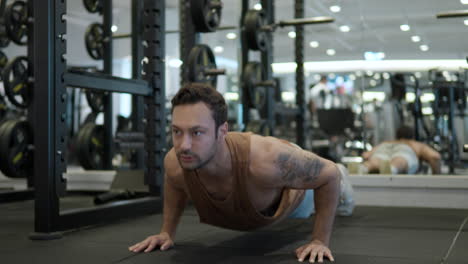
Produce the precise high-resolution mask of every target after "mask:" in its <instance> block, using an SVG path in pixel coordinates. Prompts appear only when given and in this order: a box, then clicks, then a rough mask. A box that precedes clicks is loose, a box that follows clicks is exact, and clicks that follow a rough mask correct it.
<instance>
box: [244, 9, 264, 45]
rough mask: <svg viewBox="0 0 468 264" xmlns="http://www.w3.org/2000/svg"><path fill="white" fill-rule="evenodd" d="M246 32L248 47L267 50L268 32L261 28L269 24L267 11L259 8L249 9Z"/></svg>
mask: <svg viewBox="0 0 468 264" xmlns="http://www.w3.org/2000/svg"><path fill="white" fill-rule="evenodd" d="M243 24H244V34H245V40H246V44H247V48H248V49H251V50H260V51H266V50H267V48H268V33H267V32H266V31H264V30H261V29H262V27H263V26H265V25H267V21H266V17H265V13H263V11H261V10H260V11H259V10H249V11H247V13H246V14H245V17H244V23H243Z"/></svg>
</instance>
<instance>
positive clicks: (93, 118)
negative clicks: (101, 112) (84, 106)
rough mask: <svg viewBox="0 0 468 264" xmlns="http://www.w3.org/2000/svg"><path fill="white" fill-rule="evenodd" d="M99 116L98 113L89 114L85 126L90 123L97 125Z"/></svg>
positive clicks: (84, 122)
mask: <svg viewBox="0 0 468 264" xmlns="http://www.w3.org/2000/svg"><path fill="white" fill-rule="evenodd" d="M97 116H98V113H95V112H91V113H89V114H88V115H87V116H86V117H85V120H84V121H83V126H84V125H85V124H88V123H96V118H97Z"/></svg>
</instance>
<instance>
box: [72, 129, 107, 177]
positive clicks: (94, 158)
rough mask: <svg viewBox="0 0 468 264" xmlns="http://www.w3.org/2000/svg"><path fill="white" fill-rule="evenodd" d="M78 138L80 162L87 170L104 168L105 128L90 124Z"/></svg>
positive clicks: (81, 131)
mask: <svg viewBox="0 0 468 264" xmlns="http://www.w3.org/2000/svg"><path fill="white" fill-rule="evenodd" d="M80 133H82V134H81V135H79V136H78V140H77V144H78V161H79V163H80V165H81V166H82V167H83V168H84V169H86V170H101V169H103V168H104V127H103V126H101V125H96V124H93V123H88V124H86V125H84V126H83V127H82V130H80Z"/></svg>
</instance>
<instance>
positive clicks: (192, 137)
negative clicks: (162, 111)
mask: <svg viewBox="0 0 468 264" xmlns="http://www.w3.org/2000/svg"><path fill="white" fill-rule="evenodd" d="M172 142H173V144H174V149H175V151H176V154H177V159H178V160H179V163H180V166H181V167H182V168H183V169H187V170H194V169H199V168H201V167H203V166H204V165H205V164H207V163H208V162H209V161H211V160H212V159H213V157H214V155H215V153H216V149H217V140H216V138H215V121H214V120H213V117H212V115H211V110H210V109H209V108H208V107H207V106H206V105H205V104H204V103H202V102H199V103H196V104H186V105H178V106H176V107H175V108H174V110H173V112H172Z"/></svg>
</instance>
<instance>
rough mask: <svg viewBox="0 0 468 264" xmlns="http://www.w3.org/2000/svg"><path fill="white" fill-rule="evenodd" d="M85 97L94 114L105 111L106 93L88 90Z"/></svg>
mask: <svg viewBox="0 0 468 264" xmlns="http://www.w3.org/2000/svg"><path fill="white" fill-rule="evenodd" d="M85 95H86V101H88V105H89V107H91V109H92V110H93V112H97V113H100V112H103V111H104V96H105V94H104V93H101V92H92V91H90V90H87V91H86V92H85Z"/></svg>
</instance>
